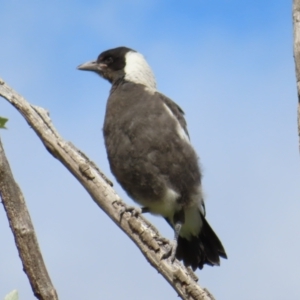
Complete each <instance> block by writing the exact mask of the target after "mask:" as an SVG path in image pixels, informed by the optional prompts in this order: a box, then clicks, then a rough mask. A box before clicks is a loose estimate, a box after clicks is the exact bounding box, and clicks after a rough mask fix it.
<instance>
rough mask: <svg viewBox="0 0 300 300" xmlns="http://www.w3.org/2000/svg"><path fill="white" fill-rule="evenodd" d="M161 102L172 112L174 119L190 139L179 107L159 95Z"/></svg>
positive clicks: (182, 112)
mask: <svg viewBox="0 0 300 300" xmlns="http://www.w3.org/2000/svg"><path fill="white" fill-rule="evenodd" d="M159 96H160V98H161V100H162V101H163V102H164V103H165V104H166V105H167V106H168V108H169V109H170V110H171V111H172V113H173V114H174V116H175V117H176V119H177V120H178V122H179V124H180V125H181V127H182V129H183V130H184V132H185V133H186V135H187V136H188V137H189V138H190V136H189V132H188V130H187V124H186V121H185V118H184V111H183V110H182V109H181V107H180V106H179V105H177V104H176V103H175V102H174V101H172V100H171V99H170V98H168V97H166V96H165V95H163V94H161V93H159Z"/></svg>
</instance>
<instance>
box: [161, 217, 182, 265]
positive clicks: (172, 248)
mask: <svg viewBox="0 0 300 300" xmlns="http://www.w3.org/2000/svg"><path fill="white" fill-rule="evenodd" d="M181 227H182V223H180V222H178V223H176V224H175V225H174V239H173V241H171V242H170V244H169V248H168V250H167V251H166V252H165V253H164V254H163V256H162V259H166V258H168V257H170V259H171V262H174V260H175V255H176V249H177V240H178V236H179V232H180V229H181Z"/></svg>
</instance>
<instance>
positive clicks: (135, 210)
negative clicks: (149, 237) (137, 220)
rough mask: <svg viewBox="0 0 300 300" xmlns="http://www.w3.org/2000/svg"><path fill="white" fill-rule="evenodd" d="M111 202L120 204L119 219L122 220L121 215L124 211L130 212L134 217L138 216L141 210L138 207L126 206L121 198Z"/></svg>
mask: <svg viewBox="0 0 300 300" xmlns="http://www.w3.org/2000/svg"><path fill="white" fill-rule="evenodd" d="M112 204H113V205H114V204H117V205H120V206H122V208H121V209H120V221H121V220H122V217H123V215H124V214H125V213H126V212H130V213H131V215H132V216H134V217H138V216H139V215H140V214H141V213H142V212H143V211H142V209H140V208H139V207H134V206H128V205H126V204H125V203H124V202H123V201H122V200H116V201H114V202H113V203H112Z"/></svg>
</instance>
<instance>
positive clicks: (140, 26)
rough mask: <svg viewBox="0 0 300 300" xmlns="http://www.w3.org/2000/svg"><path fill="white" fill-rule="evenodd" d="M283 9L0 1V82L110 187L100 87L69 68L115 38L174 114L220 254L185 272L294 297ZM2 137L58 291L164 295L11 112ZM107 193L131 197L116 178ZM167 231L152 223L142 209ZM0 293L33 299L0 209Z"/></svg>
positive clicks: (293, 140)
mask: <svg viewBox="0 0 300 300" xmlns="http://www.w3.org/2000/svg"><path fill="white" fill-rule="evenodd" d="M291 17H292V8H291V3H290V2H287V1H283V0H273V1H269V0H268V1H260V2H259V1H247V0H246V1H236V0H224V1H213V0H211V1H204V0H202V1H201V0H199V1H185V2H184V3H183V2H178V1H177V2H175V1H155V0H153V1H137V0H131V1H122V2H121V1H105V2H104V1H85V2H84V1H69V0H67V1H63V2H61V1H55V0H54V1H51V2H39V3H37V2H36V1H30V0H28V1H26V2H20V1H9V2H8V1H2V3H1V10H0V27H1V28H2V30H1V37H0V44H1V47H0V77H2V78H3V79H4V80H5V81H7V83H8V84H10V85H11V86H12V87H13V88H15V89H16V90H17V91H18V92H19V93H21V94H22V95H23V96H24V97H25V98H26V99H27V100H28V101H29V102H31V103H32V104H35V105H38V106H42V107H44V108H46V109H48V110H49V111H50V114H51V118H52V120H53V122H54V125H55V126H56V128H57V129H58V131H59V132H60V133H61V135H62V136H63V137H64V138H65V139H66V140H69V141H72V143H73V144H75V145H76V146H77V147H78V148H80V149H81V150H82V151H83V152H85V153H86V154H87V155H88V156H90V158H91V159H92V160H94V161H95V162H96V163H97V164H98V165H99V167H100V168H101V169H102V170H103V171H104V172H105V173H106V174H107V175H108V177H109V178H110V179H112V180H113V181H114V182H115V180H114V178H113V176H112V175H111V174H110V172H109V166H108V163H107V159H106V153H105V149H104V145H103V139H102V132H101V128H102V124H103V117H104V110H105V102H106V99H107V96H108V92H109V88H110V86H109V84H108V83H107V82H105V81H104V80H102V79H101V78H99V77H97V76H96V75H94V74H89V73H83V72H78V71H77V70H76V66H77V65H79V64H81V63H83V62H85V61H88V60H91V59H94V58H96V57H97V55H98V54H99V53H100V52H102V51H104V50H107V49H109V48H113V47H117V46H128V47H131V48H133V49H136V50H138V51H139V52H141V53H142V54H143V55H144V56H145V57H146V58H147V60H148V62H149V64H150V65H151V67H152V69H153V71H154V73H155V75H156V79H157V83H158V89H159V90H160V91H161V92H162V93H164V94H166V95H167V96H169V97H170V98H172V99H173V100H174V101H176V102H177V103H178V104H179V105H180V106H181V107H182V108H183V109H184V111H185V113H186V120H187V122H188V128H189V132H190V136H191V140H192V143H193V145H194V146H195V149H196V150H197V152H198V154H199V156H200V160H201V165H202V168H203V173H204V182H203V185H204V191H205V194H206V207H207V218H208V221H209V223H210V224H211V225H212V227H213V228H214V230H215V231H216V232H217V234H218V236H219V237H220V239H221V240H222V242H223V244H224V246H225V248H226V250H227V253H228V257H229V259H228V260H227V261H225V260H222V264H221V267H214V268H211V267H209V266H206V267H205V268H204V269H203V270H202V271H197V275H198V276H199V282H200V285H201V286H203V287H206V288H208V289H209V290H210V291H211V293H212V294H213V295H214V296H215V297H216V299H224V300H232V299H245V300H250V299H258V300H259V299H275V300H276V299H278V300H282V299H286V298H289V299H298V298H299V295H300V285H299V277H300V261H299V259H298V255H299V253H300V240H299V238H298V237H299V234H300V218H299V211H300V201H299V200H300V187H299V177H300V172H299V152H298V140H297V128H296V124H297V123H296V109H297V94H296V80H295V74H294V62H293V51H292V19H291ZM0 115H1V116H5V117H8V118H9V123H8V125H7V127H8V130H6V131H3V130H2V131H1V132H0V134H1V139H2V142H3V144H4V147H5V150H6V154H7V156H8V158H9V160H10V164H11V167H12V170H13V172H14V175H15V178H16V180H17V181H18V183H19V184H20V186H21V188H22V190H23V192H24V195H25V198H26V201H27V205H28V208H29V210H30V213H31V217H32V220H33V222H34V225H35V229H36V233H37V235H38V239H39V243H40V247H41V249H42V252H43V255H44V259H45V262H46V264H47V267H48V270H49V273H50V276H51V278H52V281H53V283H54V285H55V287H56V288H57V291H58V294H59V297H60V299H92V298H93V299H149V300H150V299H177V295H176V293H175V292H174V291H173V289H172V288H170V287H169V285H168V284H167V282H166V281H165V280H164V279H163V278H162V277H161V276H160V275H159V274H157V272H156V271H155V270H154V269H152V267H151V266H150V265H149V264H148V262H147V261H146V260H145V259H144V258H143V256H142V255H141V254H140V252H139V250H138V249H137V248H136V247H135V246H134V245H133V243H132V242H131V241H130V240H129V239H128V238H127V237H126V236H125V235H124V234H123V233H122V232H121V231H120V230H119V229H118V228H117V227H116V226H115V225H114V224H113V223H112V222H111V221H110V220H109V219H108V217H107V216H106V215H105V214H104V213H103V212H102V211H101V210H99V209H98V207H97V206H96V205H95V204H94V203H93V201H92V200H91V199H90V198H89V196H88V195H87V193H86V192H85V190H84V189H83V188H82V187H81V186H80V184H79V183H78V182H77V181H76V180H75V179H74V178H73V177H72V175H71V174H69V173H68V171H66V170H65V168H64V167H63V166H62V165H61V164H60V163H59V162H58V161H57V160H55V159H54V158H52V157H51V156H50V155H49V154H48V152H47V151H46V150H45V148H44V146H43V145H42V143H41V142H40V141H39V139H38V137H37V136H36V135H35V133H34V132H33V131H32V130H31V129H30V127H29V126H28V124H27V123H26V122H25V121H24V120H23V118H22V117H21V116H20V114H19V113H18V112H17V111H16V110H15V109H14V108H13V107H11V106H10V105H9V104H8V103H6V101H5V100H4V99H0ZM115 187H116V190H117V191H118V193H119V194H120V195H121V196H122V197H123V198H124V200H125V201H126V202H128V203H132V201H131V200H130V199H128V197H127V196H126V195H125V193H124V192H123V191H122V189H121V188H120V187H119V186H118V185H117V184H116V183H115ZM147 218H149V219H150V220H151V221H152V222H153V223H154V224H155V225H156V226H157V228H158V229H159V230H160V232H161V233H162V234H163V235H164V236H166V237H168V238H172V236H173V234H172V231H171V230H170V228H169V227H168V225H167V224H165V221H164V220H162V219H160V218H158V217H151V216H147ZM0 238H1V256H0V298H1V297H4V295H5V294H7V293H8V292H9V291H11V290H13V289H17V290H18V291H19V294H20V299H34V297H33V295H32V292H31V288H30V286H29V283H28V280H27V277H26V276H25V274H24V273H23V271H22V266H21V263H20V259H19V257H18V254H17V251H16V248H15V245H14V240H13V237H12V234H11V232H10V229H9V226H8V222H7V219H6V216H5V213H4V210H3V209H2V210H0Z"/></svg>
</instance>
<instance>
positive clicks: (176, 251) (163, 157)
mask: <svg viewBox="0 0 300 300" xmlns="http://www.w3.org/2000/svg"><path fill="white" fill-rule="evenodd" d="M77 69H78V70H83V71H91V72H94V73H97V74H98V75H100V76H101V77H102V78H104V79H106V80H108V81H109V82H110V83H111V89H110V93H109V97H108V100H107V103H106V113H105V118H104V126H103V135H104V142H105V147H106V151H107V157H108V161H109V165H110V169H111V172H112V173H113V175H114V176H115V177H116V179H117V181H118V182H119V184H120V185H121V186H122V188H123V189H124V190H125V191H126V192H127V194H128V196H129V197H131V198H132V199H133V200H134V201H135V202H136V203H138V204H139V205H141V206H142V209H141V211H142V212H150V213H152V214H154V215H160V216H162V217H163V218H165V220H166V221H167V222H168V223H169V225H170V226H171V227H172V228H173V230H174V240H173V243H171V246H170V248H169V250H168V251H167V252H166V253H165V254H164V255H163V256H164V258H168V257H171V260H172V261H174V260H175V258H177V259H178V260H181V261H183V263H184V265H185V266H186V267H191V268H192V269H193V270H194V271H195V270H196V269H197V268H199V269H202V268H203V266H204V265H205V264H206V265H210V266H215V265H220V257H222V258H225V259H226V258H227V254H226V252H225V249H224V247H223V245H222V243H221V241H220V240H219V238H218V237H217V235H216V234H215V232H214V231H213V229H212V228H211V226H210V225H209V223H208V222H207V220H206V212H205V204H204V197H203V192H202V185H201V180H202V173H201V169H200V166H199V161H198V160H199V159H198V156H197V154H196V151H195V150H194V148H193V146H192V144H191V141H190V138H189V134H188V130H187V123H186V121H185V116H184V112H183V110H182V109H181V108H180V107H179V105H177V104H176V103H175V102H174V101H172V100H171V99H169V98H168V97H167V96H165V95H163V94H162V93H160V92H159V91H158V90H157V88H156V80H155V77H154V74H153V72H152V70H151V68H150V66H149V64H148V63H147V61H146V59H145V58H144V56H143V55H142V54H141V53H139V52H137V51H135V50H133V49H131V48H128V47H123V46H122V47H117V48H113V49H109V50H106V51H104V52H102V53H100V55H99V56H98V58H97V59H96V60H93V61H88V62H86V63H83V64H81V65H79V66H78V67H77Z"/></svg>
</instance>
